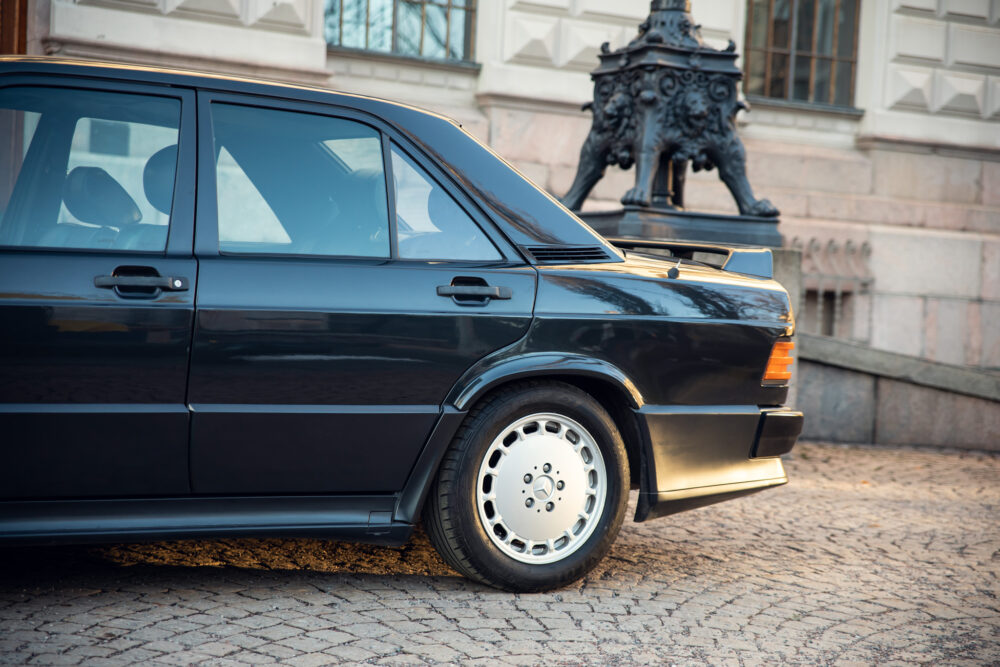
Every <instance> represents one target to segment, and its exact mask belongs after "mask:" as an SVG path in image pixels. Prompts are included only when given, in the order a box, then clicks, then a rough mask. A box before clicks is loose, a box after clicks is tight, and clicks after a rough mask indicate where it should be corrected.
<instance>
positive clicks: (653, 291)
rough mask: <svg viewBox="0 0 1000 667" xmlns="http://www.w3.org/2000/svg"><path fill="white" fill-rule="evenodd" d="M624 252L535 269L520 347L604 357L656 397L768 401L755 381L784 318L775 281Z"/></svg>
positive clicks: (656, 400) (771, 397)
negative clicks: (530, 321)
mask: <svg viewBox="0 0 1000 667" xmlns="http://www.w3.org/2000/svg"><path fill="white" fill-rule="evenodd" d="M668 268H669V265H666V264H664V263H663V262H659V261H652V260H650V261H644V260H641V259H635V258H631V257H630V259H629V261H628V262H627V263H625V264H607V265H599V266H588V267H586V268H584V267H540V270H539V284H538V296H537V300H536V304H535V322H534V325H533V327H532V329H531V331H530V333H529V338H528V340H527V341H526V345H525V348H526V349H527V350H528V351H531V352H537V351H546V350H566V351H572V352H576V353H582V354H585V355H587V356H592V357H594V358H597V359H602V360H604V361H607V362H608V363H610V364H612V365H614V366H616V367H617V368H619V369H621V370H622V371H623V372H624V374H625V375H626V376H627V377H629V378H630V379H631V380H632V382H633V383H635V385H636V387H637V388H638V390H639V392H640V393H641V395H642V398H643V402H644V403H646V404H654V405H775V404H780V403H781V402H783V401H784V398H785V390H783V389H780V388H772V387H762V386H761V374H762V372H763V369H764V366H765V363H766V361H767V357H768V355H769V354H770V349H771V346H772V344H773V343H774V341H775V339H776V338H778V337H779V336H780V335H782V334H783V333H784V332H785V330H786V328H787V326H788V325H789V323H790V310H789V302H788V295H787V293H786V292H785V291H784V289H783V288H782V287H781V286H780V285H779V284H778V283H776V282H774V281H770V280H754V279H749V278H744V277H742V276H733V277H728V276H726V275H725V274H722V273H721V272H719V271H716V270H714V269H711V268H708V267H702V266H697V265H684V266H682V267H681V268H680V275H679V276H678V277H677V278H673V279H671V278H668V277H667V275H666V271H667V269H668Z"/></svg>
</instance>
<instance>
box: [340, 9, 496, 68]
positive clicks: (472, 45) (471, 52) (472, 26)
mask: <svg viewBox="0 0 1000 667" xmlns="http://www.w3.org/2000/svg"><path fill="white" fill-rule="evenodd" d="M334 1H335V2H339V3H340V12H341V13H340V25H339V33H340V41H341V42H343V37H344V15H343V11H344V5H343V2H344V0H334ZM446 1H448V2H449V4H447V5H445V9H446V10H447V9H451V6H450V0H446ZM400 2H401V0H392V28H391V35H390V43H391V45H392V47H391V49H390V50H389V51H379V50H376V49H372V48H369V47H367V46H365V47H357V46H344V45H343V44H331V43H330V42H328V41H326V16H327V14H326V9H325V7H324V10H323V28H324V34H323V40H324V42H326V48H327V51H328V52H332V53H336V52H338V51H340V52H344V53H350V54H357V55H364V56H378V57H385V58H390V59H402V60H408V61H411V62H414V63H418V64H424V65H443V66H445V67H457V68H462V69H467V68H475V69H476V70H478V69H479V65H478V64H477V63H476V20H477V18H478V16H479V10H480V7H479V2H478V0H466V2H468V3H469V6H468V7H466V8H465V11H466V12H468V13H469V15H470V16H469V17H467V18H466V32H465V49H464V50H465V51H466V54H465V56H464V57H462V58H448V57H447V56H445V57H444V58H431V57H428V56H422V55H414V54H410V53H400V52H399V51H397V50H396V48H397V43H398V29H397V23H398V21H397V19H398V17H399V3H400ZM421 6H422V7H426V2H424V0H421ZM370 7H371V0H365V8H366V12H365V14H366V18H367V16H368V11H369V10H370ZM459 9H461V8H459ZM421 19H422V20H421V24H420V31H421V45H422V44H423V33H424V31H425V29H426V10H424V11H423V12H422V13H421ZM447 22H448V23H447V25H448V26H449V27H450V26H451V17H450V16H448V18H447ZM365 43H366V44H367V43H368V34H367V22H366V32H365ZM449 43H450V31H449ZM447 48H448V47H447V45H446V46H445V53H447Z"/></svg>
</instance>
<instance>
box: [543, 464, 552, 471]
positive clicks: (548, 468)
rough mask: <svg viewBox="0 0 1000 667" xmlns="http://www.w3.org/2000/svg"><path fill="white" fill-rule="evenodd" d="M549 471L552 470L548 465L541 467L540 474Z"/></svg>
mask: <svg viewBox="0 0 1000 667" xmlns="http://www.w3.org/2000/svg"><path fill="white" fill-rule="evenodd" d="M550 470H552V466H550V465H549V464H548V463H546V464H545V465H543V466H542V472H548V471H550Z"/></svg>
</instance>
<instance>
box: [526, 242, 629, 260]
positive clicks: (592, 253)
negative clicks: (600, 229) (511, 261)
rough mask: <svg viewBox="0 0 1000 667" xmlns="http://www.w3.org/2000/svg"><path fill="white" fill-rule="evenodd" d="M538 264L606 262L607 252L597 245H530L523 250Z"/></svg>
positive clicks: (607, 258)
mask: <svg viewBox="0 0 1000 667" xmlns="http://www.w3.org/2000/svg"><path fill="white" fill-rule="evenodd" d="M524 249H525V250H527V251H528V252H529V253H531V256H532V257H534V258H535V261H536V262H538V263H539V264H570V263H574V262H606V261H608V260H609V259H610V257H609V255H608V251H607V250H605V249H604V248H602V247H601V246H599V245H587V246H567V245H531V246H525V248H524Z"/></svg>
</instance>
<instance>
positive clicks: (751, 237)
mask: <svg viewBox="0 0 1000 667" xmlns="http://www.w3.org/2000/svg"><path fill="white" fill-rule="evenodd" d="M577 215H579V216H580V217H581V218H582V219H583V220H584V221H585V222H586V223H587V224H588V225H590V226H591V227H593V228H594V230H595V231H597V232H598V233H599V234H602V235H604V236H625V237H632V238H642V239H664V240H674V241H704V242H706V243H721V244H725V245H732V244H740V245H752V246H767V247H771V248H780V247H781V240H782V239H781V233H780V232H779V231H778V219H777V218H763V217H757V216H750V215H715V214H712V213H693V212H689V211H671V210H667V209H662V208H647V207H639V206H626V207H625V208H622V209H617V210H614V211H589V212H586V213H577Z"/></svg>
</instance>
